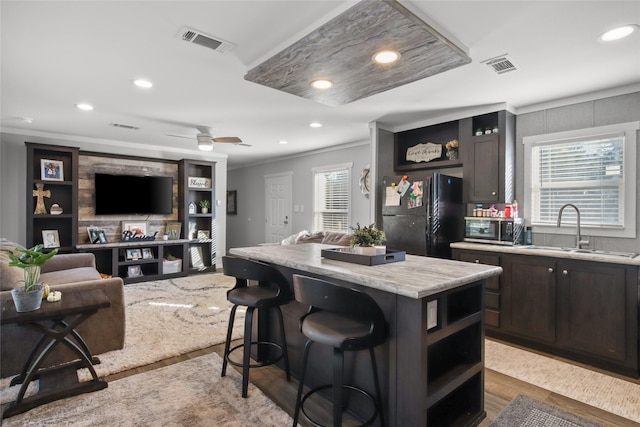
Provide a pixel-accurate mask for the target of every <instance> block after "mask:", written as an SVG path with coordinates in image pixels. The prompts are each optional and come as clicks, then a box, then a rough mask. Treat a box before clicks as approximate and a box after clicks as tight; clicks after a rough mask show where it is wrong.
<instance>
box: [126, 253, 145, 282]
mask: <svg viewBox="0 0 640 427" xmlns="http://www.w3.org/2000/svg"><path fill="white" fill-rule="evenodd" d="M138 250H139V249H138ZM140 276H143V274H142V269H141V268H140V266H139V265H130V266H129V267H127V277H140Z"/></svg>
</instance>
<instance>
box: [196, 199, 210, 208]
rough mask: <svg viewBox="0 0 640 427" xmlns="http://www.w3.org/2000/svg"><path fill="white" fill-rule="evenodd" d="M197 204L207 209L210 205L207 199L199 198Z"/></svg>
mask: <svg viewBox="0 0 640 427" xmlns="http://www.w3.org/2000/svg"><path fill="white" fill-rule="evenodd" d="M198 204H199V205H200V207H201V208H207V209H208V208H209V206H211V204H210V203H209V201H208V200H200V202H198Z"/></svg>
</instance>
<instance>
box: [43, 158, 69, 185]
mask: <svg viewBox="0 0 640 427" xmlns="http://www.w3.org/2000/svg"><path fill="white" fill-rule="evenodd" d="M63 166H64V163H63V162H62V160H48V159H40V179H42V180H43V181H64V169H63Z"/></svg>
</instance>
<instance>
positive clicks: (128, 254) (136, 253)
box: [124, 249, 142, 261]
mask: <svg viewBox="0 0 640 427" xmlns="http://www.w3.org/2000/svg"><path fill="white" fill-rule="evenodd" d="M124 257H125V259H126V260H127V261H133V260H137V259H141V258H142V251H141V250H140V249H125V251H124Z"/></svg>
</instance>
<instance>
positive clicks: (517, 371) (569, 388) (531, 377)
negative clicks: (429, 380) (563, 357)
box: [485, 339, 640, 422]
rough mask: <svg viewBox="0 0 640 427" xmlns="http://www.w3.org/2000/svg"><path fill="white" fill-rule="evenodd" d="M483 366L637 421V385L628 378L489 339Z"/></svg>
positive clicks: (639, 399) (639, 409) (639, 412)
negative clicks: (620, 377)
mask: <svg viewBox="0 0 640 427" xmlns="http://www.w3.org/2000/svg"><path fill="white" fill-rule="evenodd" d="M485 367H486V368H488V369H492V370H494V371H496V372H500V373H502V374H505V375H508V376H510V377H513V378H517V379H519V380H522V381H525V382H528V383H530V384H533V385H536V386H538V387H542V388H544V389H545V390H549V391H552V392H554V393H558V394H561V395H563V396H566V397H569V398H571V399H574V400H577V401H579V402H583V403H586V404H587V405H591V406H595V407H597V408H600V409H604V410H605V411H607V412H611V413H612V414H616V415H620V416H621V417H624V418H627V419H629V420H633V421H635V422H640V385H638V384H635V383H632V382H630V381H625V380H623V379H619V378H616V377H612V376H609V375H604V374H601V373H599V372H595V371H592V370H589V369H585V368H581V367H580V366H576V365H572V364H569V363H564V362H562V361H560V360H556V359H552V358H550V357H546V356H542V355H539V354H536V353H532V352H529V351H524V350H521V349H519V348H516V347H512V346H509V345H505V344H502V343H499V342H496V341H493V340H489V339H487V340H485Z"/></svg>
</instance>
